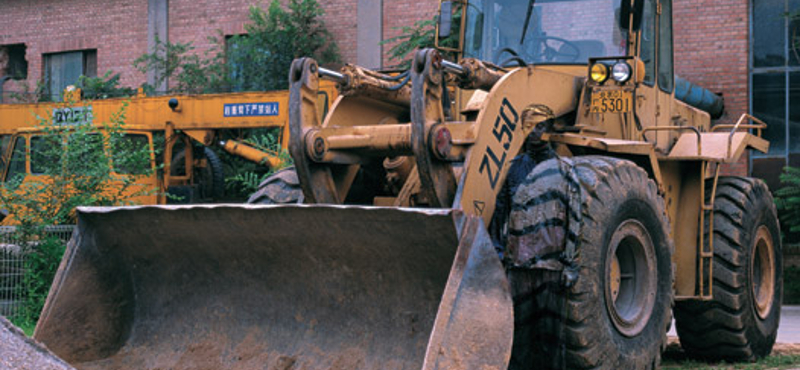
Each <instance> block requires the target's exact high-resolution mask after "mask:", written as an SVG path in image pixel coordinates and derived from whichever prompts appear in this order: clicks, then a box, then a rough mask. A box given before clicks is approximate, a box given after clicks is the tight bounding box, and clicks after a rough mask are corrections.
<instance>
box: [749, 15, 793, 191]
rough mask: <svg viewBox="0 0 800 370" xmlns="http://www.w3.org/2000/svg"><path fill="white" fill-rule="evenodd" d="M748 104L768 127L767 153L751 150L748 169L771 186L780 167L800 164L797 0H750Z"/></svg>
mask: <svg viewBox="0 0 800 370" xmlns="http://www.w3.org/2000/svg"><path fill="white" fill-rule="evenodd" d="M751 5H752V11H751V16H752V19H751V24H752V32H751V36H750V37H751V40H750V41H751V45H752V47H751V56H750V83H751V87H750V94H751V96H750V104H751V107H750V110H751V111H752V112H753V114H754V115H755V116H756V117H758V118H761V119H762V120H764V121H765V122H766V123H767V125H768V129H767V130H765V131H764V133H763V135H764V138H766V139H767V140H769V142H770V148H769V153H767V154H762V153H760V152H753V158H752V165H751V172H752V175H753V176H755V177H760V178H763V179H764V180H765V181H766V182H767V184H768V185H769V186H770V188H772V189H776V188H777V187H779V186H780V180H779V178H778V177H779V176H780V173H781V172H782V171H783V168H784V167H786V166H787V165H788V166H800V16H798V17H792V16H786V14H787V13H793V12H800V2H798V1H796V0H753V1H752V3H751Z"/></svg>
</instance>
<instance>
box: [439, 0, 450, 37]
mask: <svg viewBox="0 0 800 370" xmlns="http://www.w3.org/2000/svg"><path fill="white" fill-rule="evenodd" d="M452 23H453V2H452V1H442V3H441V6H440V7H439V38H441V39H443V38H447V37H448V36H450V28H451V27H452Z"/></svg>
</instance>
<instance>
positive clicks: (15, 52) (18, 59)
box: [0, 44, 28, 80]
mask: <svg viewBox="0 0 800 370" xmlns="http://www.w3.org/2000/svg"><path fill="white" fill-rule="evenodd" d="M26 49H27V48H26V47H25V44H12V45H0V78H1V77H3V76H9V77H11V78H12V79H15V80H24V79H27V78H28V61H27V60H25V51H26Z"/></svg>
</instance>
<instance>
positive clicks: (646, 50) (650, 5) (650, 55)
mask: <svg viewBox="0 0 800 370" xmlns="http://www.w3.org/2000/svg"><path fill="white" fill-rule="evenodd" d="M643 13H644V14H643V15H642V43H641V45H642V48H641V52H640V53H639V56H640V57H641V58H642V62H644V71H645V75H644V83H645V84H647V85H649V86H653V85H654V84H655V80H656V79H655V76H656V22H655V20H656V17H655V14H656V4H655V0H645V2H644V11H643Z"/></svg>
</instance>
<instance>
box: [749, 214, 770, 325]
mask: <svg viewBox="0 0 800 370" xmlns="http://www.w3.org/2000/svg"><path fill="white" fill-rule="evenodd" d="M774 248H775V246H774V244H773V242H772V235H771V234H770V232H769V229H767V226H766V225H761V227H759V228H758V231H756V238H755V246H754V247H753V249H752V250H753V255H752V256H750V261H751V263H750V279H751V280H750V281H752V284H750V285H751V288H752V290H753V294H752V296H753V300H754V302H753V303H754V306H755V308H756V313H758V317H760V318H761V319H762V320H764V319H766V318H767V316H768V315H769V312H770V311H771V310H772V304H773V302H774V300H775V249H774Z"/></svg>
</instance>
